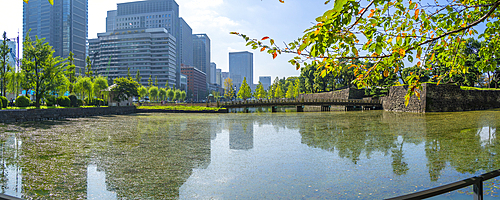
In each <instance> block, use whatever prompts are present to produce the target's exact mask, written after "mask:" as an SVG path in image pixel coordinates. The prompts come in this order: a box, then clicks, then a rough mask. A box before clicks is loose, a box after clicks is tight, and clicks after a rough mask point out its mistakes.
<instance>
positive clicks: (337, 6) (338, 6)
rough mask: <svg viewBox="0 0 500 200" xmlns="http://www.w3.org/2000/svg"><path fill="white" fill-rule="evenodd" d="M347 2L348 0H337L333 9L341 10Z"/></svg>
mask: <svg viewBox="0 0 500 200" xmlns="http://www.w3.org/2000/svg"><path fill="white" fill-rule="evenodd" d="M346 3H347V0H336V1H335V6H334V7H333V10H335V11H337V12H340V11H341V10H342V8H343V7H344V5H345V4H346Z"/></svg>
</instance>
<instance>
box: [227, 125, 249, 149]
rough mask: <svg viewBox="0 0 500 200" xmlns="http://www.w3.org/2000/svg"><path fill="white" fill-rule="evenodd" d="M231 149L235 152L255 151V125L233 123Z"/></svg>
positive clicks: (230, 136)
mask: <svg viewBox="0 0 500 200" xmlns="http://www.w3.org/2000/svg"><path fill="white" fill-rule="evenodd" d="M229 148H230V149H234V150H250V149H253V123H252V122H247V123H243V122H242V123H232V124H230V125H229Z"/></svg>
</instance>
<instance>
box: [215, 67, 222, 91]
mask: <svg viewBox="0 0 500 200" xmlns="http://www.w3.org/2000/svg"><path fill="white" fill-rule="evenodd" d="M215 83H216V84H217V85H219V87H222V70H221V69H217V70H216V72H215Z"/></svg>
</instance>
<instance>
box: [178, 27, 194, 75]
mask: <svg viewBox="0 0 500 200" xmlns="http://www.w3.org/2000/svg"><path fill="white" fill-rule="evenodd" d="M180 26H181V27H180V31H181V33H180V34H181V35H180V37H179V39H180V40H181V41H180V42H179V43H180V48H181V49H180V51H179V52H180V55H179V56H178V57H179V59H180V62H181V66H182V65H187V66H193V30H192V29H191V27H190V26H189V24H188V23H186V21H184V19H183V18H182V17H181V19H180Z"/></svg>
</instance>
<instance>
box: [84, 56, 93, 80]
mask: <svg viewBox="0 0 500 200" xmlns="http://www.w3.org/2000/svg"><path fill="white" fill-rule="evenodd" d="M85 63H86V64H87V66H86V67H85V75H86V76H87V77H92V61H90V56H87V59H86V60H85Z"/></svg>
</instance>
